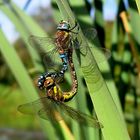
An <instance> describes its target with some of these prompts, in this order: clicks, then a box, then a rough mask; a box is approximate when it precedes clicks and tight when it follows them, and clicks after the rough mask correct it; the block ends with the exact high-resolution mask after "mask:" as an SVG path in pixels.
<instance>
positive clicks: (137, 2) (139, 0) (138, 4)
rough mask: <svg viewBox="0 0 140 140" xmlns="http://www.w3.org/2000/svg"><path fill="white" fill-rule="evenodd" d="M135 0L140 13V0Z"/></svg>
mask: <svg viewBox="0 0 140 140" xmlns="http://www.w3.org/2000/svg"><path fill="white" fill-rule="evenodd" d="M135 2H136V4H137V7H138V11H139V14H140V0H135Z"/></svg>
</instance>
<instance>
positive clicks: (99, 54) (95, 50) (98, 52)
mask: <svg viewBox="0 0 140 140" xmlns="http://www.w3.org/2000/svg"><path fill="white" fill-rule="evenodd" d="M90 50H91V52H92V54H93V56H94V58H95V60H96V62H97V63H98V64H99V63H102V62H104V61H105V60H106V61H107V60H108V59H109V58H110V57H111V51H110V50H109V49H106V48H101V47H92V48H91V47H90Z"/></svg>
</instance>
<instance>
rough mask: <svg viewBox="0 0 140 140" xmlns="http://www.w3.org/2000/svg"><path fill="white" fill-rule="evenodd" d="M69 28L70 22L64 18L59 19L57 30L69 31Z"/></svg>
mask: <svg viewBox="0 0 140 140" xmlns="http://www.w3.org/2000/svg"><path fill="white" fill-rule="evenodd" d="M69 29H70V24H69V22H67V21H65V20H61V21H60V23H59V24H58V26H57V30H66V31H69Z"/></svg>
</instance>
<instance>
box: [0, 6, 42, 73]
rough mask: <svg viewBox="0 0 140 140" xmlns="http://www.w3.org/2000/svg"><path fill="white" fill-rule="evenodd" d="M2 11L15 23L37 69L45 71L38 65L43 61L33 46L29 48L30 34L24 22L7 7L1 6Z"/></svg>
mask: <svg viewBox="0 0 140 140" xmlns="http://www.w3.org/2000/svg"><path fill="white" fill-rule="evenodd" d="M0 10H2V11H3V12H4V14H6V15H7V17H8V18H9V19H10V20H11V21H12V22H13V24H14V25H15V27H16V29H17V30H18V31H19V33H20V35H21V37H22V39H23V41H24V42H25V43H26V44H27V49H28V52H29V53H30V56H31V58H32V62H33V64H34V66H35V67H36V69H37V70H38V71H43V67H42V66H41V65H39V64H38V63H37V62H40V61H41V60H40V57H39V56H38V54H37V52H36V51H35V50H34V49H33V48H32V47H31V46H29V43H28V37H29V35H30V34H29V32H28V30H26V29H25V27H24V26H23V24H22V23H23V22H22V21H20V20H19V18H18V17H17V16H15V15H14V13H13V12H12V11H11V10H10V9H9V8H8V7H7V6H0Z"/></svg>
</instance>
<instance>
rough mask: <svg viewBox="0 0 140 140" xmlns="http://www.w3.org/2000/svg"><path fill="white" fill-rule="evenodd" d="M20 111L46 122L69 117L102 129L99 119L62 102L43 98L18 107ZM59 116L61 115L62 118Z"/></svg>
mask: <svg viewBox="0 0 140 140" xmlns="http://www.w3.org/2000/svg"><path fill="white" fill-rule="evenodd" d="M18 111H20V112H21V113H24V114H29V115H39V116H40V117H41V118H43V119H45V120H53V121H60V120H61V119H63V118H65V115H68V116H69V117H71V118H72V119H74V120H76V121H77V122H78V123H81V124H83V125H86V126H90V127H96V128H102V127H103V126H102V124H101V123H99V122H98V120H97V119H95V118H93V117H92V116H89V115H87V114H85V113H82V112H79V111H77V110H75V109H73V108H71V107H69V106H67V105H66V104H64V103H62V102H56V101H54V100H52V99H48V98H47V97H44V98H41V99H39V100H36V101H34V102H31V103H27V104H23V105H20V106H19V107H18ZM58 114H60V116H62V117H60V116H59V115H58Z"/></svg>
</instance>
